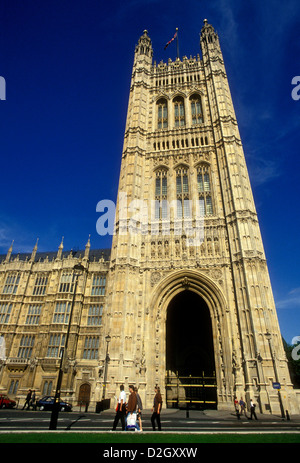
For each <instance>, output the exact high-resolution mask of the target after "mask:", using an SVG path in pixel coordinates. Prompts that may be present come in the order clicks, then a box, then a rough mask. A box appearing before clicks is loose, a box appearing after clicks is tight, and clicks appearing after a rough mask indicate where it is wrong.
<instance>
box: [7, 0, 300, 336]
mask: <svg viewBox="0 0 300 463" xmlns="http://www.w3.org/2000/svg"><path fill="white" fill-rule="evenodd" d="M205 18H207V19H208V21H209V22H210V23H211V24H213V26H214V27H215V29H216V30H217V31H218V34H219V37H220V41H221V46H222V51H223V55H224V59H225V65H226V69H227V73H228V78H229V83H230V87H231V92H232V96H233V101H234V105H235V109H236V114H237V119H238V122H239V127H240V132H241V137H242V141H243V144H244V150H245V155H246V160H247V164H248V168H249V173H250V179H251V182H252V187H253V193H254V197H255V201H256V207H257V211H258V216H259V220H260V225H261V231H262V236H263V241H264V246H265V251H266V255H267V259H268V264H269V270H270V276H271V281H272V286H273V291H274V296H275V300H276V304H277V310H278V316H279V322H280V327H281V330H282V334H283V336H284V337H285V339H286V340H287V341H288V342H291V340H292V338H293V337H294V336H297V335H300V315H299V313H300V281H299V260H300V252H299V222H300V220H299V193H300V186H299V183H300V182H299V125H300V124H299V123H300V100H299V101H294V100H293V99H292V97H291V91H292V85H291V81H292V78H293V77H294V76H297V75H300V60H299V55H300V33H299V31H300V2H299V0H285V1H284V2H282V1H279V0H264V1H262V0H249V1H244V0H210V1H209V2H208V1H207V0H186V1H185V2H182V0H173V1H171V2H170V1H156V0H128V1H117V0H111V1H109V2H104V1H102V0H101V1H100V0H98V1H96V0H72V1H71V0H68V1H65V0H51V1H50V0H40V1H39V0H3V1H2V2H1V5H0V21H1V23H0V75H1V76H3V77H4V78H5V80H6V85H7V93H6V98H7V99H6V101H0V127H1V129H0V130H1V132H0V134H1V145H0V146H1V183H0V188H1V195H0V253H6V252H7V249H8V248H9V246H10V244H11V241H12V240H13V239H14V240H15V242H14V252H25V251H26V252H28V251H31V250H32V248H33V246H34V244H35V242H36V239H37V237H39V250H40V251H54V250H56V249H57V248H58V246H59V243H60V241H61V237H62V236H64V237H65V238H64V245H65V249H71V248H73V249H76V248H77V249H78V248H80V249H82V248H83V247H84V245H85V243H86V241H87V239H88V235H89V234H91V244H92V248H103V247H110V243H111V239H110V238H103V237H100V236H99V235H97V232H96V221H97V219H98V217H99V214H97V213H96V204H97V203H98V201H100V200H102V199H111V200H115V199H116V194H117V188H118V179H119V169H120V159H121V152H122V145H123V134H124V128H125V120H126V112H127V102H128V94H129V84H130V77H131V68H132V62H133V53H134V47H135V44H136V43H137V41H138V39H139V37H140V35H141V34H142V33H143V30H144V29H147V30H148V31H149V35H150V37H151V39H152V43H153V48H154V59H155V60H156V61H157V62H159V61H160V60H161V59H163V60H164V61H167V59H168V58H169V57H171V58H172V59H175V58H176V46H175V44H174V43H173V44H171V45H170V46H169V48H168V49H167V51H164V45H165V43H166V42H167V41H168V40H170V38H171V37H172V36H173V34H174V32H175V28H176V27H178V28H179V48H180V56H181V57H182V56H183V55H187V56H190V55H196V54H197V53H199V52H200V50H199V32H200V30H201V27H202V24H203V19H205Z"/></svg>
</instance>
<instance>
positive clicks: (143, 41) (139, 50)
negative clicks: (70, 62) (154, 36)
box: [135, 29, 153, 65]
mask: <svg viewBox="0 0 300 463" xmlns="http://www.w3.org/2000/svg"><path fill="white" fill-rule="evenodd" d="M152 57H153V48H152V42H151V39H150V37H149V36H148V31H147V30H146V29H145V30H144V33H143V35H141V37H140V38H139V41H138V44H137V45H136V47H135V62H137V61H138V62H139V64H140V65H143V64H148V65H149V64H152Z"/></svg>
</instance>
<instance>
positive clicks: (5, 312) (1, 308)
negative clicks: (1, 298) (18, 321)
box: [0, 302, 12, 323]
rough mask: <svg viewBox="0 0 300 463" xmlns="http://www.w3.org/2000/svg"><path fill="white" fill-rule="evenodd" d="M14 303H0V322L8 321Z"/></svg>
mask: <svg viewBox="0 0 300 463" xmlns="http://www.w3.org/2000/svg"><path fill="white" fill-rule="evenodd" d="M11 309H12V304H9V303H8V302H6V303H5V302H4V303H2V304H0V323H8V321H9V317H10V314H11Z"/></svg>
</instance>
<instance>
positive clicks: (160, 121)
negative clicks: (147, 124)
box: [157, 98, 168, 129]
mask: <svg viewBox="0 0 300 463" xmlns="http://www.w3.org/2000/svg"><path fill="white" fill-rule="evenodd" d="M157 128H158V129H167V128H168V103H167V100H165V99H163V98H161V99H160V100H158V102H157Z"/></svg>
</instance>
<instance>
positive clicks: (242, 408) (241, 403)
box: [240, 397, 248, 418]
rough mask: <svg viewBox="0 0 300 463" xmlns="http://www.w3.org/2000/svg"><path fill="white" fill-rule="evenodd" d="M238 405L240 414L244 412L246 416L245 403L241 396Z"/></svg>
mask: <svg viewBox="0 0 300 463" xmlns="http://www.w3.org/2000/svg"><path fill="white" fill-rule="evenodd" d="M240 407H241V415H242V414H243V413H244V415H245V417H246V418H248V416H247V413H246V404H245V402H244V401H243V397H241V400H240Z"/></svg>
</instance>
